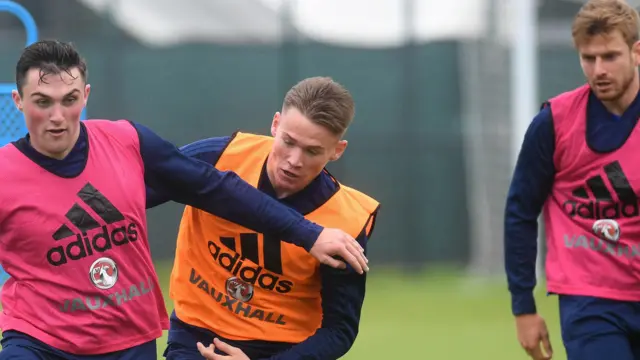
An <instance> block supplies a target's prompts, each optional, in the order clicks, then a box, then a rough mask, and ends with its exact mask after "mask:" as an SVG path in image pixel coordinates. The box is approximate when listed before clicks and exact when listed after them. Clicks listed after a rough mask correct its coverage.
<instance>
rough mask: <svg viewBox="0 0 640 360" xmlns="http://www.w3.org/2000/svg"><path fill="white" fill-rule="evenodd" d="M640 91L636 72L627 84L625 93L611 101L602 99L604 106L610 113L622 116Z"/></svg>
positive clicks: (639, 82) (639, 81)
mask: <svg viewBox="0 0 640 360" xmlns="http://www.w3.org/2000/svg"><path fill="white" fill-rule="evenodd" d="M639 91H640V80H639V78H638V73H637V72H636V75H635V76H634V77H633V81H631V84H629V88H628V89H627V91H625V93H624V94H623V95H622V96H621V97H619V98H618V99H616V100H613V101H603V102H602V104H604V106H605V108H607V110H609V112H610V113H612V114H614V115H617V116H622V114H624V112H625V111H627V109H628V108H629V106H631V104H632V103H633V101H634V100H635V99H636V97H638V92H639Z"/></svg>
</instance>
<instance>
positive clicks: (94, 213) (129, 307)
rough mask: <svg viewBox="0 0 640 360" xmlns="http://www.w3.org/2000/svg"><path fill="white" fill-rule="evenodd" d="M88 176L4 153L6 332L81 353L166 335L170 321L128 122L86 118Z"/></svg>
mask: <svg viewBox="0 0 640 360" xmlns="http://www.w3.org/2000/svg"><path fill="white" fill-rule="evenodd" d="M84 124H85V125H86V130H87V134H88V141H89V150H88V159H87V164H86V167H85V169H84V171H83V172H82V173H81V174H80V175H79V176H77V177H75V178H62V177H59V176H56V175H54V174H52V173H50V172H48V171H46V170H44V169H43V168H41V167H40V166H39V165H37V164H36V163H34V162H33V161H32V160H30V159H29V158H28V157H26V156H25V155H24V154H23V153H21V152H20V151H19V150H18V149H17V148H16V147H15V146H14V145H12V144H9V145H6V146H4V147H2V148H0V183H1V184H3V186H2V187H0V264H1V265H2V266H3V267H4V268H5V270H6V271H7V272H8V273H9V274H10V275H11V278H10V279H9V280H8V281H7V283H6V284H5V285H4V288H3V289H2V294H1V296H2V305H3V309H2V314H1V316H0V328H2V330H4V331H6V330H16V331H20V332H23V333H26V334H28V335H30V336H33V337H35V338H36V339H38V340H40V341H42V342H44V343H46V344H48V345H50V346H53V347H55V348H58V349H60V350H63V351H66V352H69V353H73V354H102V353H108V352H113V351H118V350H122V349H127V348H130V347H134V346H136V345H139V344H142V343H145V342H148V341H151V340H153V339H156V338H158V337H160V336H161V335H162V330H163V329H167V328H168V316H167V313H166V309H165V305H164V300H163V297H162V293H161V291H160V287H159V285H158V279H157V276H156V273H155V270H154V266H153V263H152V261H151V255H150V251H149V244H148V242H147V223H146V214H145V201H146V196H145V183H144V166H143V163H142V158H141V155H140V144H139V140H138V135H137V132H136V130H135V128H134V127H133V126H132V125H131V124H130V123H129V122H127V121H123V120H121V121H116V122H112V121H106V120H89V121H86V122H84Z"/></svg>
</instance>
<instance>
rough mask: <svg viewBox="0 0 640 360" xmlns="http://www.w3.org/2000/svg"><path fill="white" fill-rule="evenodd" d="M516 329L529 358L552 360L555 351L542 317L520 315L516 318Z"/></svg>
mask: <svg viewBox="0 0 640 360" xmlns="http://www.w3.org/2000/svg"><path fill="white" fill-rule="evenodd" d="M516 328H517V331H518V341H519V342H520V345H521V346H522V348H523V349H524V350H525V351H526V352H527V354H529V357H531V358H532V359H534V360H549V359H551V358H552V356H553V349H552V348H551V342H550V341H549V331H547V324H546V323H545V321H544V319H543V318H542V316H540V315H538V314H526V315H518V316H516ZM543 350H544V353H543ZM545 353H546V355H545Z"/></svg>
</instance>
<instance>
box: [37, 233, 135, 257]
mask: <svg viewBox="0 0 640 360" xmlns="http://www.w3.org/2000/svg"><path fill="white" fill-rule="evenodd" d="M100 230H101V231H99V232H97V233H94V232H91V233H86V232H83V233H81V234H80V233H78V234H75V235H76V240H75V241H73V242H70V243H68V244H67V245H66V246H62V245H61V246H56V247H53V248H51V249H49V251H47V261H48V262H49V264H51V265H53V266H61V265H64V264H66V263H67V262H68V261H76V260H80V259H83V258H85V257H87V256H92V255H93V254H94V251H96V252H99V253H103V252H105V251H107V250H109V249H111V248H112V247H113V246H123V245H126V244H129V243H130V242H134V241H136V240H138V229H137V228H136V224H134V223H130V224H128V225H123V226H119V227H115V228H112V229H111V230H109V228H108V227H107V226H102V228H100Z"/></svg>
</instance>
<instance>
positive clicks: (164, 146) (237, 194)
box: [132, 122, 323, 251]
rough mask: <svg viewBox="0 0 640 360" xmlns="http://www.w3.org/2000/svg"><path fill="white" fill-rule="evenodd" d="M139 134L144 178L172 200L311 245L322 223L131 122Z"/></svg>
mask: <svg viewBox="0 0 640 360" xmlns="http://www.w3.org/2000/svg"><path fill="white" fill-rule="evenodd" d="M132 125H133V126H134V127H135V129H136V130H137V132H138V136H139V138H140V154H141V156H142V160H143V162H144V168H145V183H146V184H147V186H149V187H151V188H152V189H154V190H155V191H157V192H160V193H163V194H171V200H173V201H175V202H178V203H181V204H185V205H191V206H193V207H195V208H198V209H201V210H204V211H206V212H209V213H211V214H214V215H216V216H219V217H221V218H223V219H225V220H228V221H231V222H233V223H236V224H239V225H241V226H244V227H246V228H249V229H252V230H253V231H256V232H261V233H268V234H273V235H274V236H276V237H278V238H280V239H283V241H286V242H289V243H292V244H295V245H297V246H301V247H303V248H305V249H306V250H307V251H309V250H310V249H311V247H313V245H314V244H315V241H316V240H317V238H318V236H319V235H320V232H322V230H323V227H321V226H319V225H317V224H314V223H312V222H310V221H308V220H306V219H305V218H304V217H303V216H302V215H300V214H299V213H298V212H296V211H295V210H293V209H291V208H289V207H287V206H285V205H283V204H280V203H279V202H278V201H276V200H274V199H272V198H271V197H269V196H268V195H266V194H264V193H262V192H260V190H258V189H256V188H255V187H253V186H251V185H249V184H248V183H247V182H245V181H244V180H242V179H241V178H240V177H239V176H238V175H237V174H236V173H234V172H231V171H225V172H222V171H218V170H217V169H216V168H215V167H214V166H213V165H211V164H209V163H206V162H204V161H200V160H198V159H194V158H190V157H188V156H186V155H185V154H183V153H181V152H180V150H178V148H177V147H175V146H174V145H173V144H171V143H170V142H168V141H166V140H164V139H162V138H161V137H159V136H158V135H156V134H155V133H154V132H153V131H151V130H150V129H149V128H147V127H146V126H144V125H141V124H138V123H133V122H132Z"/></svg>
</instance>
